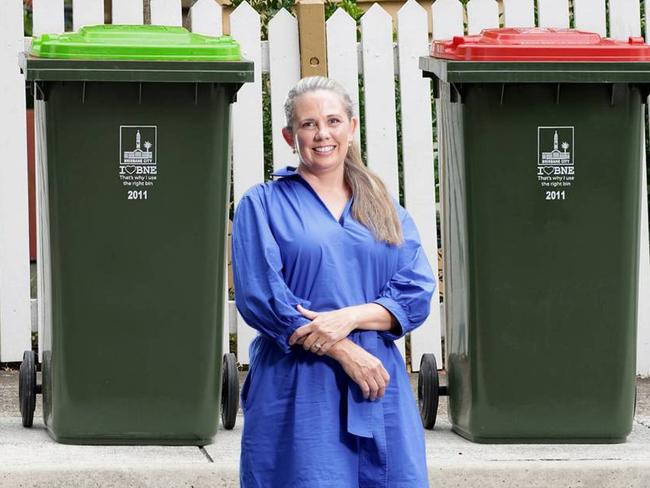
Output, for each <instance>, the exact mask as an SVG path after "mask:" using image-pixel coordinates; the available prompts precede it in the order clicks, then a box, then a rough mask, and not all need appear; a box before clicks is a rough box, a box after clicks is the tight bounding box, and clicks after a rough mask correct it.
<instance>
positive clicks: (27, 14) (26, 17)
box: [23, 7, 34, 37]
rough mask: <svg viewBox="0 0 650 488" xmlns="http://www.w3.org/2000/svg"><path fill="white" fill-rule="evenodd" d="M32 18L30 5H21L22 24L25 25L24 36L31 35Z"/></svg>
mask: <svg viewBox="0 0 650 488" xmlns="http://www.w3.org/2000/svg"><path fill="white" fill-rule="evenodd" d="M33 23H34V19H33V16H32V9H31V8H30V7H23V25H24V26H25V29H24V30H25V36H27V37H31V36H32V25H33Z"/></svg>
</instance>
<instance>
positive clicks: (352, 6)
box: [325, 0, 363, 23]
mask: <svg viewBox="0 0 650 488" xmlns="http://www.w3.org/2000/svg"><path fill="white" fill-rule="evenodd" d="M339 8H340V9H343V10H345V11H346V12H347V13H348V15H349V16H350V17H352V18H353V19H354V20H355V21H356V22H357V23H358V22H359V20H360V19H361V16H362V15H363V10H362V9H361V7H359V5H357V2H356V0H341V1H340V2H326V3H325V19H329V18H330V17H331V16H332V15H333V14H334V12H336V9H339Z"/></svg>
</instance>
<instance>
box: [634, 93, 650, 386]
mask: <svg viewBox="0 0 650 488" xmlns="http://www.w3.org/2000/svg"><path fill="white" fill-rule="evenodd" d="M647 106H648V105H647V104H646V107H647ZM642 118H643V119H642V125H641V126H642V127H643V124H644V123H645V122H646V120H647V119H646V114H645V111H644V113H643V115H642ZM641 149H642V151H641V154H642V165H641V229H640V232H639V239H641V246H640V249H639V251H640V252H639V289H638V293H639V295H638V297H639V298H638V305H637V307H638V308H637V349H636V371H637V374H640V375H644V376H650V300H649V297H650V235H649V233H648V183H647V181H648V180H647V164H648V163H647V159H646V144H645V132H644V133H643V134H641Z"/></svg>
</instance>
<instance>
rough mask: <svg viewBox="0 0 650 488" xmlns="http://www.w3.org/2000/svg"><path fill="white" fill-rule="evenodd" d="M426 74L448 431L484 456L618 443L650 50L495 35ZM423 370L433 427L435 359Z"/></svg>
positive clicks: (630, 405) (512, 32) (632, 337)
mask: <svg viewBox="0 0 650 488" xmlns="http://www.w3.org/2000/svg"><path fill="white" fill-rule="evenodd" d="M420 67H421V68H422V70H423V72H424V75H425V76H428V77H431V78H433V80H434V90H435V93H436V97H437V98H439V99H440V103H439V106H440V121H441V124H442V139H441V141H440V151H441V158H442V159H441V161H442V186H443V189H442V195H443V205H442V206H443V239H444V245H443V249H444V256H445V262H444V264H445V274H444V278H445V280H444V281H445V299H446V300H445V301H446V303H445V313H446V322H447V334H446V348H447V354H448V364H447V372H448V394H449V417H450V421H451V423H452V427H453V430H454V431H455V432H457V433H458V434H460V435H462V436H463V437H466V438H467V439H470V440H472V441H476V442H491V443H499V442H503V443H507V442H524V443H530V442H542V443H543V442H569V443H583V442H586V443H600V442H602V443H615V442H623V441H624V440H625V439H626V436H627V435H628V434H629V432H630V431H631V428H632V421H633V416H634V407H635V360H636V310H637V277H638V261H639V257H638V256H639V222H640V220H639V218H640V217H639V215H640V201H641V200H640V198H641V196H640V184H641V183H640V174H641V164H642V153H641V151H642V147H643V127H644V125H643V113H644V108H643V106H644V104H645V102H646V99H647V95H648V84H649V83H650V47H648V46H646V45H645V44H644V42H643V39H641V38H631V39H629V42H617V41H613V40H610V39H602V38H601V37H600V36H598V35H597V34H593V33H586V32H579V31H573V30H555V29H491V30H485V31H483V32H482V34H481V35H479V36H466V37H456V38H454V39H453V40H451V41H447V42H437V43H434V46H433V47H432V55H431V56H429V57H422V58H420ZM421 371H422V373H421V375H420V378H419V380H420V388H419V389H420V398H419V400H420V406H421V413H422V415H423V419H424V420H425V424H428V425H427V427H429V428H431V427H433V423H435V412H434V411H432V406H433V405H434V403H435V404H437V394H439V393H440V391H439V385H438V379H437V371H436V366H435V358H432V357H431V356H430V355H428V356H427V357H425V358H424V359H423V366H422V368H421Z"/></svg>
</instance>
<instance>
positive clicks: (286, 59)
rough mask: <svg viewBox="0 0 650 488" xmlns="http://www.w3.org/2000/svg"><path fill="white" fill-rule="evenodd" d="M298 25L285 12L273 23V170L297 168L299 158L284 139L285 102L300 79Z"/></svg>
mask: <svg viewBox="0 0 650 488" xmlns="http://www.w3.org/2000/svg"><path fill="white" fill-rule="evenodd" d="M298 43H299V41H298V21H297V20H296V19H295V17H294V16H293V15H291V14H290V13H289V12H287V11H286V10H285V9H281V10H280V11H279V12H278V13H277V14H276V15H275V17H273V18H272V19H271V21H270V22H269V70H270V72H271V73H270V74H271V122H272V123H271V127H272V129H271V130H272V131H273V134H272V136H273V167H274V168H275V169H278V168H281V167H284V166H286V165H287V164H294V165H295V164H296V162H297V157H296V155H295V154H292V150H291V148H290V147H289V145H288V144H287V143H286V142H285V140H284V138H283V137H282V128H283V127H284V123H285V120H284V107H283V105H284V100H285V98H286V97H287V93H288V92H289V90H290V89H291V88H293V86H294V85H295V84H296V83H297V82H298V80H299V79H300V52H299V51H298V45H299V44H298Z"/></svg>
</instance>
